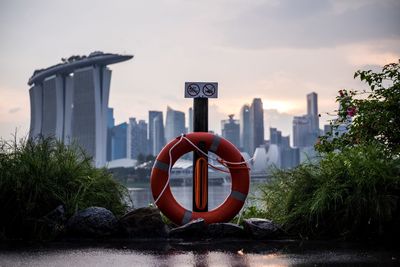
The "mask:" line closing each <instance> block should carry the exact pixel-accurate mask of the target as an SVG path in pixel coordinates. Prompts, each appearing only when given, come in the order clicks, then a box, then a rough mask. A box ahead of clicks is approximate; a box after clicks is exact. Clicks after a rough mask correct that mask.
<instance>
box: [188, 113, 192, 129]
mask: <svg viewBox="0 0 400 267" xmlns="http://www.w3.org/2000/svg"><path fill="white" fill-rule="evenodd" d="M188 113H189V125H188V133H191V132H193V108H189V111H188Z"/></svg>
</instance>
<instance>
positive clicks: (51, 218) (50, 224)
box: [40, 205, 67, 238]
mask: <svg viewBox="0 0 400 267" xmlns="http://www.w3.org/2000/svg"><path fill="white" fill-rule="evenodd" d="M66 221H67V218H66V216H65V209H64V206H63V205H59V206H57V207H56V208H55V209H54V210H52V211H50V212H49V213H47V214H46V215H45V216H43V217H42V218H41V220H40V222H41V225H42V227H43V229H44V230H45V231H46V232H47V236H49V237H52V238H54V237H56V236H59V235H60V234H61V233H63V232H64V229H65V223H66Z"/></svg>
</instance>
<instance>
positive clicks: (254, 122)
mask: <svg viewBox="0 0 400 267" xmlns="http://www.w3.org/2000/svg"><path fill="white" fill-rule="evenodd" d="M263 144H264V109H263V103H262V101H261V99H260V98H254V99H253V102H252V103H251V106H250V155H253V153H254V151H255V149H256V148H257V147H259V146H260V145H263Z"/></svg>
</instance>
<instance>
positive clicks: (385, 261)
mask: <svg viewBox="0 0 400 267" xmlns="http://www.w3.org/2000/svg"><path fill="white" fill-rule="evenodd" d="M399 251H400V250H399V249H398V247H397V249H396V248H393V247H391V246H387V247H380V246H376V245H372V246H368V245H360V244H356V245H355V244H348V243H335V242H305V243H300V242H293V241H281V242H270V241H269V242H262V241H246V240H241V241H235V240H230V241H213V242H205V241H203V242H192V243H190V242H178V243H173V242H168V241H162V240H157V241H156V242H154V241H153V240H147V241H146V240H132V241H126V242H121V241H114V242H113V241H91V243H90V241H89V242H88V243H84V242H83V241H81V242H79V243H65V242H64V243H50V244H46V245H38V244H36V245H32V244H28V245H27V246H22V247H21V246H17V247H11V248H10V247H6V248H4V247H0V266H34V267H35V266H43V267H47V266H48V267H50V266H51V267H52V266H60V267H63V266H74V267H78V266H140V267H145V266H249V267H251V266H277V267H284V266H399V264H400V261H399V256H400V255H399Z"/></svg>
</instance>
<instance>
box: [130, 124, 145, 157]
mask: <svg viewBox="0 0 400 267" xmlns="http://www.w3.org/2000/svg"><path fill="white" fill-rule="evenodd" d="M129 126H130V130H131V133H130V138H131V149H130V152H131V158H132V159H137V157H138V156H139V155H140V154H141V155H144V156H146V155H148V154H149V153H148V140H147V123H146V122H145V121H144V120H139V122H138V121H136V118H130V119H129Z"/></svg>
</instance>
